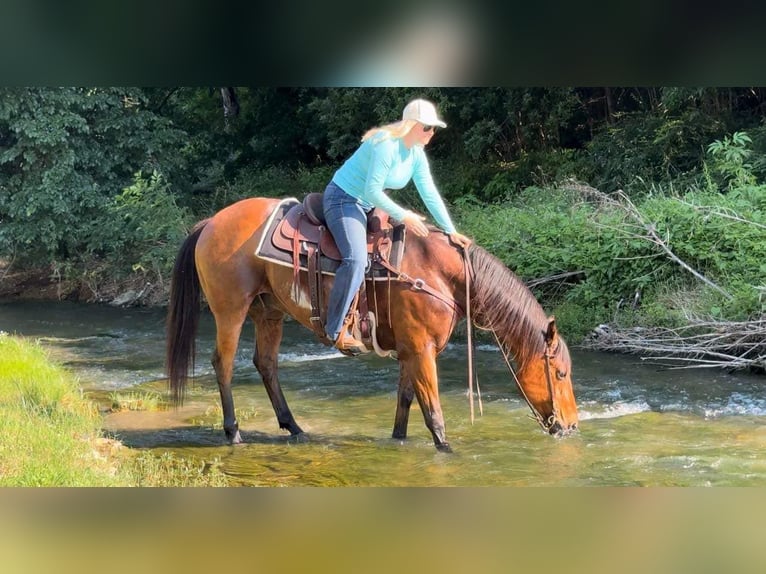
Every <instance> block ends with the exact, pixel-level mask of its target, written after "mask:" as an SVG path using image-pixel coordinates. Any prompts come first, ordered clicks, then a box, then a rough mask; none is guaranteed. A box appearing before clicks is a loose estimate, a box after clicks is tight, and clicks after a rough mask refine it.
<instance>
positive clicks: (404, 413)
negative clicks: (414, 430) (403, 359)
mask: <svg viewBox="0 0 766 574" xmlns="http://www.w3.org/2000/svg"><path fill="white" fill-rule="evenodd" d="M414 396H415V389H414V388H413V387H412V382H411V381H410V379H409V378H408V377H407V375H406V373H405V370H404V368H403V367H402V368H400V369H399V388H398V390H397V393H396V417H395V418H394V432H393V434H392V435H391V436H392V438H395V439H405V438H407V423H408V422H409V419H410V407H411V406H412V399H413V397H414Z"/></svg>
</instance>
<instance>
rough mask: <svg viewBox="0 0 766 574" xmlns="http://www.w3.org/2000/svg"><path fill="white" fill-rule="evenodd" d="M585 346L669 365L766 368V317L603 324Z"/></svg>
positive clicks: (673, 366)
mask: <svg viewBox="0 0 766 574" xmlns="http://www.w3.org/2000/svg"><path fill="white" fill-rule="evenodd" d="M581 346H582V347H583V348H586V349H591V350H599V351H609V352H619V353H631V354H636V355H640V356H641V357H642V360H646V361H659V362H661V363H662V364H664V365H665V366H667V367H670V368H710V367H717V368H725V369H729V370H745V369H747V370H758V371H763V370H766V319H763V318H762V319H758V320H754V321H743V322H715V321H700V322H694V323H692V324H689V325H686V326H684V327H678V328H675V329H671V328H666V327H653V328H644V327H635V328H627V329H626V328H620V327H616V326H612V325H600V326H599V327H598V328H597V329H595V330H594V332H593V333H592V334H591V335H590V336H589V337H587V338H586V339H585V341H584V342H583V344H582V345H581Z"/></svg>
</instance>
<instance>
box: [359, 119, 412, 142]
mask: <svg viewBox="0 0 766 574" xmlns="http://www.w3.org/2000/svg"><path fill="white" fill-rule="evenodd" d="M416 123H418V122H417V121H416V120H399V121H398V122H394V123H392V124H386V125H384V126H378V127H375V128H371V129H369V130H367V132H366V133H365V134H364V135H363V136H362V141H363V142H364V141H367V140H368V139H370V138H371V137H373V136H375V135H378V134H380V138H379V140H384V139H387V138H392V139H397V138H403V137H404V136H406V135H407V134H408V133H409V132H410V130H411V129H412V128H413V127H415V124H416Z"/></svg>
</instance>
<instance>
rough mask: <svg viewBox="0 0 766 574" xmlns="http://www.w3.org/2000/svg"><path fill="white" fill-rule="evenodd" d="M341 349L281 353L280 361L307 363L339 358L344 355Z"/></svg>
mask: <svg viewBox="0 0 766 574" xmlns="http://www.w3.org/2000/svg"><path fill="white" fill-rule="evenodd" d="M343 356H344V355H343V353H341V352H340V351H329V352H325V353H311V354H307V353H280V355H279V361H280V362H285V363H306V362H309V361H326V360H327V359H337V358H338V357H343Z"/></svg>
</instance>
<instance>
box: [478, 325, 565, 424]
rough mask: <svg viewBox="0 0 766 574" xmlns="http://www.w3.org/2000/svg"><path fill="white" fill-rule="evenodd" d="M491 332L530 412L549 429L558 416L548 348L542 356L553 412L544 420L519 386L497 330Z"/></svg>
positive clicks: (519, 383) (550, 356)
mask: <svg viewBox="0 0 766 574" xmlns="http://www.w3.org/2000/svg"><path fill="white" fill-rule="evenodd" d="M492 334H493V335H494V336H495V341H497V346H498V347H499V348H500V352H501V353H502V355H503V359H505V364H506V365H507V366H508V370H509V371H510V372H511V374H512V375H513V380H514V381H515V382H516V386H517V387H518V389H519V392H520V393H521V396H522V397H524V400H525V401H526V402H527V405H528V406H529V408H530V409H531V410H532V414H533V415H534V418H535V419H536V420H537V422H538V423H539V424H540V426H541V427H543V429H545V431H546V432H548V431H550V429H551V427H552V426H553V425H554V423H555V422H556V419H557V418H558V408H556V400H555V399H554V396H553V381H552V380H551V368H550V360H551V358H552V357H553V355H551V354H550V353H549V352H548V349H547V348H546V350H545V353H544V354H543V358H544V359H545V380H546V383H547V385H548V394H549V395H550V397H551V405H553V414H551V416H549V417H548V419H547V420H546V419H545V418H544V417H543V415H542V414H540V411H538V410H537V409H536V408H535V406H534V405H533V404H532V401H530V400H529V397H528V396H527V394H526V393H525V392H524V388H523V387H522V386H521V382H519V378H518V377H517V376H516V371H514V369H513V366H512V365H511V361H510V360H509V359H508V355H507V354H506V352H505V348H504V347H503V345H502V344H501V342H500V337H498V336H497V332H496V331H495V330H494V329H492Z"/></svg>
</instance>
